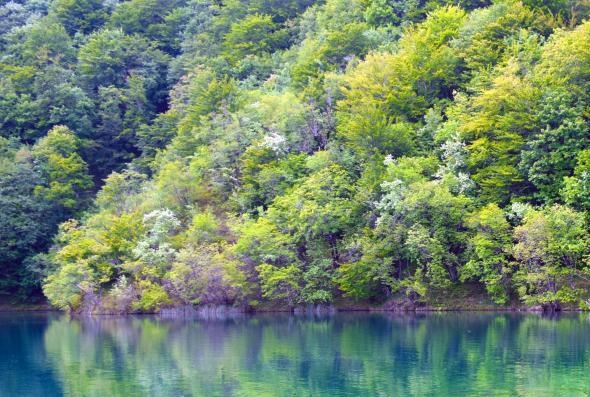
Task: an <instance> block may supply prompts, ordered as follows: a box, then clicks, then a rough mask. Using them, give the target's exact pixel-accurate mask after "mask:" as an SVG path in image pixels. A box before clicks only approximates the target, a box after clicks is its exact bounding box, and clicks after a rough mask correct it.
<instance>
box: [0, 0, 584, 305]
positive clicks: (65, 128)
mask: <svg viewBox="0 0 590 397" xmlns="http://www.w3.org/2000/svg"><path fill="white" fill-rule="evenodd" d="M589 14H590V6H589V5H588V4H586V2H584V1H581V0H555V1H551V2H540V1H534V0H526V1H524V2H518V1H512V0H498V1H495V2H489V1H486V0H471V1H461V2H458V1H457V2H454V1H452V0H429V1H397V0H352V1H351V0H346V1H345V0H326V1H312V0H308V1H275V0H254V1H240V0H227V1H208V0H175V1H165V2H164V1H157V0H129V1H121V2H119V1H116V0H115V1H104V2H103V1H98V0H84V1H70V0H54V1H46V0H35V1H33V0H31V1H9V2H3V3H2V4H1V5H0V15H1V16H2V19H3V21H6V23H5V24H3V27H2V28H1V29H2V30H1V31H0V34H1V36H0V87H1V88H0V133H1V135H2V136H1V138H0V201H2V205H1V206H0V218H1V221H0V269H1V271H2V278H1V279H0V290H1V291H2V293H4V294H19V295H20V296H22V297H23V298H27V299H31V298H32V297H34V296H38V295H39V294H40V293H41V291H42V293H43V294H44V295H45V296H46V297H47V298H48V299H49V301H50V302H51V303H52V304H53V305H54V306H56V307H58V308H62V309H67V310H74V311H101V312H116V313H119V312H129V311H139V312H141V311H145V312H152V311H157V310H159V309H161V308H163V307H168V306H176V305H187V304H188V305H202V304H223V305H235V306H240V307H250V308H256V307H257V306H259V305H264V304H265V303H266V302H272V303H274V304H278V305H283V306H285V307H293V306H297V305H305V304H320V303H321V304H326V303H330V302H333V301H334V300H336V299H340V298H346V299H356V300H362V301H370V302H384V301H386V300H388V299H392V298H394V297H395V298H399V297H403V299H407V300H409V301H410V302H426V301H432V300H433V298H435V296H436V295H437V294H443V295H444V293H452V291H453V290H455V289H457V288H461V287H462V286H464V285H469V286H470V288H471V286H473V285H475V286H477V288H478V290H479V291H485V293H486V294H487V296H488V297H489V299H491V300H492V301H493V302H495V303H496V304H497V305H499V307H501V306H507V305H514V304H524V305H529V306H533V305H542V306H545V307H549V308H553V309H555V308H559V307H560V306H561V305H563V304H568V305H574V306H576V307H580V308H587V307H588V305H589V304H590V301H589V300H588V299H589V298H590V294H589V290H588V285H590V283H589V279H590V266H589V265H590V263H589V262H588V260H589V256H588V254H589V253H590V239H589V236H590V235H589V230H590V229H589V226H590V225H589V224H588V221H589V217H588V211H589V210H590V193H589V191H590V179H589V175H590V139H589V118H590V114H589V109H590V95H589V92H590V89H589V88H590V22H586V21H585V19H586V18H587V16H588V15H589Z"/></svg>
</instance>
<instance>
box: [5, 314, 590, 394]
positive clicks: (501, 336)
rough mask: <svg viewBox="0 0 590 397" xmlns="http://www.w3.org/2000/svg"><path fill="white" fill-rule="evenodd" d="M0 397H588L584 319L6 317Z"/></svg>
mask: <svg viewBox="0 0 590 397" xmlns="http://www.w3.org/2000/svg"><path fill="white" fill-rule="evenodd" d="M0 396H2V397H3V396H10V397H13V396H23V397H24V396H48V397H53V396H85V397H86V396H100V397H108V396H125V397H130V396H142V397H146V396H162V397H164V396H175V397H177V396H206V397H212V396H256V397H258V396H314V397H317V396H331V397H332V396H534V397H542V396H564V397H566V396H590V317H589V316H588V314H576V315H563V316H560V317H553V318H548V317H541V316H538V315H518V314H474V313H467V314H452V313H446V314H426V315H387V314H384V315H381V314H338V315H334V316H330V317H323V318H318V317H307V316H299V317H295V316H288V315H257V316H250V317H245V316H244V317H236V318H226V319H210V320H194V319H192V320H164V319H160V318H158V317H151V316H143V317H92V318H83V319H72V318H69V317H67V316H65V315H56V314H49V315H24V314H23V315H19V314H2V315H0Z"/></svg>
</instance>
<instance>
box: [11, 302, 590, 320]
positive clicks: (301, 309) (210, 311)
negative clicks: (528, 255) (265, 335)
mask: <svg viewBox="0 0 590 397" xmlns="http://www.w3.org/2000/svg"><path fill="white" fill-rule="evenodd" d="M588 311H590V310H588V309H583V308H579V307H562V308H561V309H560V310H557V311H551V310H546V309H545V310H544V309H543V308H542V307H541V306H510V307H502V306H497V307H493V306H488V305H482V306H476V307H474V306H471V305H467V306H464V307H461V306H455V305H448V306H445V305H440V306H438V305H437V306H436V307H434V306H429V305H425V306H420V307H414V308H407V307H400V306H396V305H394V306H392V305H388V304H387V302H386V303H385V304H383V305H381V306H370V305H359V306H347V305H343V306H339V305H308V306H297V307H290V308H289V307H281V306H271V307H264V308H260V309H255V308H247V307H231V306H223V305H206V306H191V307H188V306H178V307H169V308H163V309H160V310H158V311H154V312H122V313H113V312H91V313H89V312H81V313H80V312H75V313H70V314H71V315H74V316H81V317H85V316H136V315H157V316H161V317H164V318H175V317H176V318H180V317H211V316H213V317H217V316H222V315H233V314H251V315H256V314H272V313H289V314H294V315H304V314H311V315H314V314H316V315H332V314H336V313H397V314H421V313H451V312H455V313H486V312H487V313H493V312H497V313H547V314H555V313H562V312H563V313H582V312H588ZM0 313H68V312H67V311H64V310H59V309H56V308H53V307H51V306H50V305H48V304H32V305H31V304H14V305H10V304H3V305H0Z"/></svg>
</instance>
